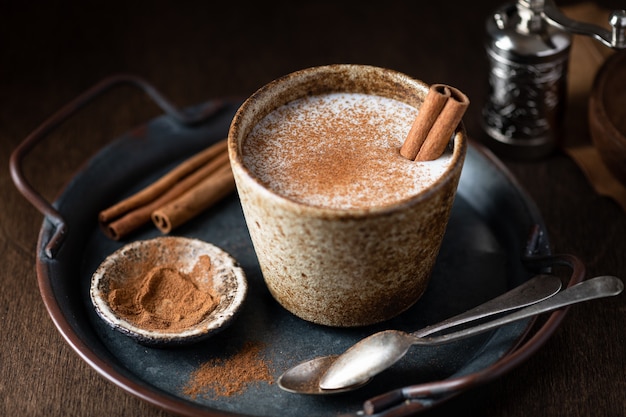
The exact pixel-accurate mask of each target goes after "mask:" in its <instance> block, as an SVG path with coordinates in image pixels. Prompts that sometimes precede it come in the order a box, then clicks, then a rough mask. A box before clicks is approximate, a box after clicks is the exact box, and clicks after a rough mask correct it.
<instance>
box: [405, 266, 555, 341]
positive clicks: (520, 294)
mask: <svg viewBox="0 0 626 417" xmlns="http://www.w3.org/2000/svg"><path fill="white" fill-rule="evenodd" d="M560 289H561V280H560V279H559V278H558V277H556V276H554V275H537V276H535V277H534V278H532V279H529V280H528V281H526V282H525V283H523V284H521V285H519V286H517V287H515V288H513V289H512V290H510V291H507V292H505V293H504V294H502V295H500V296H498V297H496V298H494V299H491V300H489V301H487V302H486V303H483V304H481V305H479V306H477V307H474V308H473V309H471V310H468V311H466V312H464V313H461V314H459V315H456V316H454V317H450V318H449V319H447V320H444V321H441V322H439V323H436V324H433V325H431V326H428V327H424V328H423V329H420V330H417V331H415V332H413V333H412V334H413V336H417V337H424V336H428V335H430V334H433V333H436V332H438V331H441V330H444V329H449V328H451V327H455V326H458V325H460V324H464V323H467V322H469V321H474V320H478V319H482V318H485V317H489V316H493V315H496V314H500V313H504V312H507V311H511V310H515V309H518V308H522V307H526V306H528V305H531V304H535V303H537V302H539V301H542V300H545V299H546V298H549V297H552V296H553V295H554V294H556V293H557V292H558V291H559V290H560Z"/></svg>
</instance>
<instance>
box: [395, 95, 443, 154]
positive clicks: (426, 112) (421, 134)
mask: <svg viewBox="0 0 626 417" xmlns="http://www.w3.org/2000/svg"><path fill="white" fill-rule="evenodd" d="M450 94H451V93H450V89H449V88H448V87H447V86H445V85H443V84H433V85H431V86H430V88H429V90H428V94H426V98H425V99H424V103H423V104H422V105H421V106H420V109H419V113H418V115H417V117H416V118H415V121H414V122H413V125H412V126H411V130H410V131H409V134H408V136H407V138H406V140H405V141H404V143H403V144H402V148H400V154H401V155H402V156H404V157H405V158H407V159H410V160H412V161H414V160H415V157H416V156H417V154H418V152H419V150H420V148H421V147H422V144H423V143H424V141H425V140H426V137H427V136H428V132H430V130H431V128H432V127H433V125H434V124H435V121H436V120H437V117H439V114H440V113H441V111H442V110H443V107H444V106H445V104H446V102H447V101H448V98H450Z"/></svg>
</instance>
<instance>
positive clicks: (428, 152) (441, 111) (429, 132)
mask: <svg viewBox="0 0 626 417" xmlns="http://www.w3.org/2000/svg"><path fill="white" fill-rule="evenodd" d="M468 106H469V99H468V98H467V96H466V95H465V94H463V93H462V92H461V91H460V90H458V89H456V88H454V87H451V86H449V85H444V84H433V85H432V86H431V87H430V89H429V90H428V94H426V98H425V99H424V103H422V106H421V107H420V110H419V113H418V115H417V117H416V118H415V121H414V122H413V126H411V130H410V131H409V134H408V135H407V138H406V140H405V141H404V143H403V144H402V148H401V149H400V153H401V154H402V156H404V157H405V158H407V159H411V160H415V161H432V160H435V159H437V158H439V157H440V156H441V155H442V154H443V152H444V151H445V149H446V146H447V145H448V142H450V138H451V137H452V134H453V133H454V131H455V130H456V128H457V126H458V125H459V123H460V122H461V119H462V118H463V114H465V111H466V110H467V108H468Z"/></svg>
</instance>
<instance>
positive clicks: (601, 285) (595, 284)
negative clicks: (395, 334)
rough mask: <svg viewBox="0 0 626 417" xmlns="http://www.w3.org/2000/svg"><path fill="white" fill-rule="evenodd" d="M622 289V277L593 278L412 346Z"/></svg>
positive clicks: (445, 339)
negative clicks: (528, 304) (539, 300)
mask: <svg viewBox="0 0 626 417" xmlns="http://www.w3.org/2000/svg"><path fill="white" fill-rule="evenodd" d="M623 289H624V283H623V282H622V281H621V280H620V279H619V278H616V277H613V276H608V275H605V276H600V277H596V278H592V279H589V280H587V281H583V282H581V283H579V284H576V285H574V286H573V287H570V288H567V289H565V290H563V291H561V292H559V293H558V294H556V295H554V296H552V297H551V298H548V299H546V300H543V301H541V302H539V303H536V304H533V305H531V306H529V307H526V308H524V309H522V310H518V311H516V312H514V313H511V314H508V315H506V316H504V317H501V318H498V319H495V320H492V321H490V322H487V323H483V324H479V325H477V326H474V327H470V328H467V329H463V330H459V331H457V332H453V333H448V334H445V335H442V336H435V337H425V338H419V337H416V338H415V340H414V342H413V344H415V345H422V344H423V345H439V344H444V343H449V342H453V341H456V340H460V339H464V338H466V337H470V336H474V335H477V334H480V333H484V332H486V331H489V330H492V329H495V328H497V327H500V326H503V325H505V324H509V323H512V322H514V321H518V320H522V319H525V318H528V317H532V316H536V315H538V314H541V313H547V312H548V311H552V310H557V309H559V308H563V307H566V306H569V305H572V304H576V303H580V302H583V301H588V300H593V299H596V298H603V297H609V296H613V295H617V294H619V293H620V292H622V290H623Z"/></svg>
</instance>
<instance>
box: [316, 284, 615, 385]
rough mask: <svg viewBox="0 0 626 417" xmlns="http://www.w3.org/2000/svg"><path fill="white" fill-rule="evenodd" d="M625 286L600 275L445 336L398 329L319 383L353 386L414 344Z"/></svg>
mask: <svg viewBox="0 0 626 417" xmlns="http://www.w3.org/2000/svg"><path fill="white" fill-rule="evenodd" d="M623 288H624V284H623V283H622V281H620V280H619V279H618V278H616V277H612V276H601V277H596V278H593V279H590V280H587V281H583V282H581V283H579V284H577V285H575V286H573V287H570V288H567V289H565V290H563V291H561V292H560V293H558V294H556V295H554V296H553V297H551V298H548V299H546V300H544V301H541V302H539V303H537V304H533V305H531V306H529V307H526V308H524V309H522V310H519V311H516V312H514V313H511V314H508V315H506V316H504V317H501V318H498V319H495V320H492V321H490V322H487V323H484V324H479V325H477V326H474V327H471V328H468V329H463V330H459V331H457V332H453V333H449V334H445V335H442V336H436V337H430V338H420V337H418V336H415V335H413V334H408V333H404V332H400V331H397V330H387V331H384V332H379V333H375V334H373V335H371V336H369V337H367V338H365V339H363V340H362V341H360V342H358V343H357V344H356V345H354V346H352V347H351V348H350V349H348V350H347V351H346V352H345V353H344V354H343V355H341V356H340V357H339V358H337V360H336V361H335V362H334V363H333V364H332V366H331V367H330V368H329V369H328V371H327V372H326V373H325V374H324V376H323V377H322V378H321V380H320V387H321V388H322V389H323V390H337V389H345V388H348V387H354V386H357V385H359V384H362V383H363V381H367V380H369V379H370V378H372V377H373V376H374V375H376V374H378V373H379V372H381V371H383V370H385V369H387V368H388V367H389V366H391V365H392V364H394V363H395V362H396V361H398V360H399V359H400V358H402V357H403V356H404V354H405V353H406V352H407V351H408V350H409V348H410V347H411V346H413V345H422V346H434V345H441V344H444V343H449V342H452V341H456V340H460V339H464V338H466V337H469V336H473V335H476V334H479V333H483V332H486V331H488V330H491V329H495V328H497V327H500V326H503V325H505V324H508V323H511V322H514V321H518V320H522V319H525V318H527V317H531V316H534V315H537V314H541V313H545V312H548V311H552V310H557V309H559V308H562V307H565V306H568V305H572V304H576V303H580V302H583V301H588V300H592V299H596V298H601V297H608V296H613V295H617V294H619V293H620V292H622V290H623Z"/></svg>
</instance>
